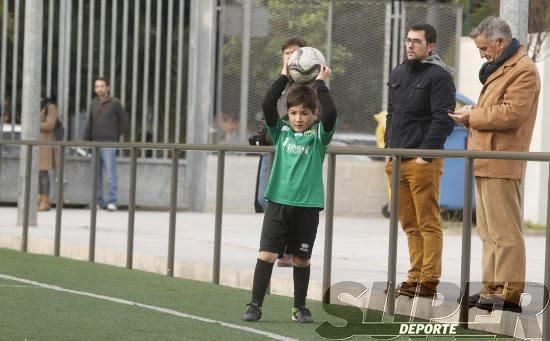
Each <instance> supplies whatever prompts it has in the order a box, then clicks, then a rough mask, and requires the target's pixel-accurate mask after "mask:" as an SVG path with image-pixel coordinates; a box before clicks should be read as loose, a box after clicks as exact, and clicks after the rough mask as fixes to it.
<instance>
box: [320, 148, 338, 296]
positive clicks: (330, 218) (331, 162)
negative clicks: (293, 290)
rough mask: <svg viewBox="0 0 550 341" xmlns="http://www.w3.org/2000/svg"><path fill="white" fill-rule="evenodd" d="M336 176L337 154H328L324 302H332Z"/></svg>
mask: <svg viewBox="0 0 550 341" xmlns="http://www.w3.org/2000/svg"><path fill="white" fill-rule="evenodd" d="M335 178H336V155H334V154H329V155H328V169H327V203H326V212H325V251H324V258H323V260H324V261H323V291H322V296H323V303H325V304H330V286H331V284H332V279H331V273H332V235H333V226H334V186H335Z"/></svg>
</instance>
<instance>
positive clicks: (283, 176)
mask: <svg viewBox="0 0 550 341" xmlns="http://www.w3.org/2000/svg"><path fill="white" fill-rule="evenodd" d="M330 73H331V71H330V69H329V68H328V67H327V66H326V65H322V66H321V69H320V71H319V75H318V76H317V78H316V80H315V85H316V87H315V88H316V90H313V88H312V87H310V86H307V85H297V86H295V87H292V89H291V90H290V91H289V93H288V98H287V104H286V108H287V113H288V121H286V120H285V121H283V120H282V119H281V118H280V117H279V115H278V113H277V100H278V99H279V98H280V97H281V94H282V92H283V90H284V89H285V86H286V85H287V83H288V81H289V76H288V67H287V64H286V63H285V65H284V67H283V70H282V72H281V76H280V77H279V78H277V80H275V82H274V83H273V84H272V85H271V88H270V89H269V90H268V92H267V94H266V97H265V99H264V101H263V104H262V109H263V113H264V116H265V122H266V127H267V129H268V132H269V135H270V136H271V138H272V139H273V142H274V144H275V160H274V162H273V168H272V171H271V177H270V179H269V184H268V187H267V191H266V195H265V196H266V198H267V200H268V203H267V206H266V209H265V216H264V222H263V226H262V233H261V239H260V250H259V253H258V259H257V262H256V268H255V270H254V282H253V285H252V301H251V302H250V303H249V304H248V309H247V311H246V313H245V314H244V315H243V319H244V320H245V321H260V319H261V317H262V304H263V300H264V297H265V294H266V290H267V286H268V284H269V281H270V279H271V273H272V271H273V264H274V263H275V261H276V260H277V257H278V256H279V255H280V254H282V253H283V251H284V250H285V246H286V250H287V251H286V252H287V253H289V254H290V255H291V257H292V265H293V279H294V308H293V309H292V320H294V321H297V322H299V323H311V322H313V317H312V316H311V312H310V311H309V309H308V308H306V306H305V305H306V296H307V289H308V286H309V274H310V258H311V253H312V249H313V244H314V242H315V237H316V235H317V226H318V225H319V211H321V210H322V209H323V208H324V205H325V200H324V199H325V198H324V186H323V161H324V158H325V151H326V148H327V146H328V144H329V143H330V141H331V139H332V135H333V134H334V131H335V125H336V116H337V115H336V107H335V105H334V102H333V101H332V98H331V96H330V93H329V90H328V88H327V87H326V85H325V81H326V80H327V79H328V78H329V77H330ZM319 102H320V105H321V108H322V110H321V111H322V114H321V117H320V121H319V122H318V123H315V122H316V119H317V116H318V112H319V107H318V103H319Z"/></svg>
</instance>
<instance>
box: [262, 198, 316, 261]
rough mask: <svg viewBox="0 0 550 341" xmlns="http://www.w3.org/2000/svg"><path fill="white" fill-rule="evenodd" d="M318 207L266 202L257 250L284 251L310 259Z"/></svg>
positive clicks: (281, 252) (278, 252) (280, 253)
mask: <svg viewBox="0 0 550 341" xmlns="http://www.w3.org/2000/svg"><path fill="white" fill-rule="evenodd" d="M320 210H321V209H320V208H316V207H297V206H287V205H281V204H277V203H274V202H270V201H269V202H267V206H266V208H265V215H264V223H263V226H262V237H261V239H260V251H267V252H273V253H277V254H279V256H281V255H282V254H283V252H285V253H287V254H291V255H296V256H298V257H300V258H304V259H309V258H311V251H312V250H313V244H314V243H315V237H316V236H317V226H319V211H320ZM285 248H286V249H285Z"/></svg>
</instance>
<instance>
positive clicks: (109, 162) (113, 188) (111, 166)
mask: <svg viewBox="0 0 550 341" xmlns="http://www.w3.org/2000/svg"><path fill="white" fill-rule="evenodd" d="M103 169H105V172H106V173H107V179H108V181H109V201H107V204H115V205H116V203H117V180H118V179H117V173H116V149H114V148H100V149H99V174H98V178H97V204H98V205H99V206H100V207H105V200H103Z"/></svg>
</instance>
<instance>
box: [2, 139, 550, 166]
mask: <svg viewBox="0 0 550 341" xmlns="http://www.w3.org/2000/svg"><path fill="white" fill-rule="evenodd" d="M0 145H15V146H29V145H33V146H54V147H60V146H66V147H82V148H93V147H99V148H118V149H132V148H138V149H140V148H141V149H179V150H181V151H189V150H193V151H224V152H240V153H266V152H273V150H274V148H273V147H272V146H246V145H240V146H239V145H216V144H179V143H143V142H124V143H119V142H88V141H28V140H0ZM327 154H334V155H340V154H342V155H364V156H393V157H405V158H406V157H416V156H420V157H426V158H459V159H463V158H471V159H498V160H522V161H544V162H548V161H550V153H548V152H489V151H466V150H428V149H391V148H361V147H330V148H329V149H328V150H327Z"/></svg>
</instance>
